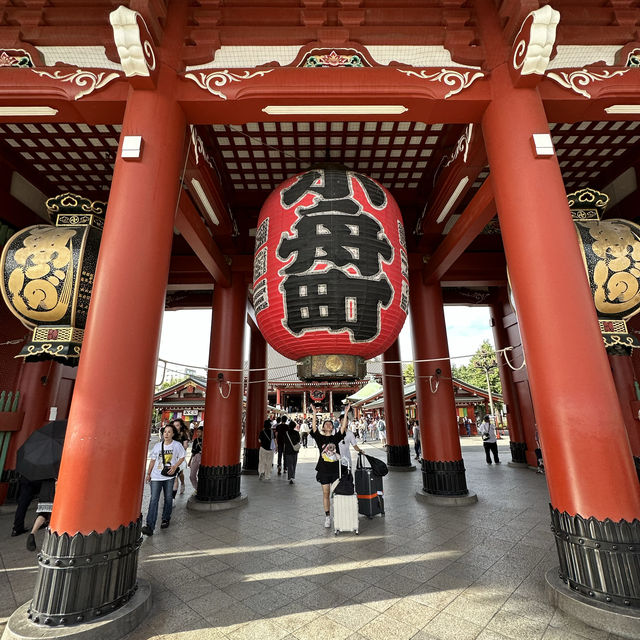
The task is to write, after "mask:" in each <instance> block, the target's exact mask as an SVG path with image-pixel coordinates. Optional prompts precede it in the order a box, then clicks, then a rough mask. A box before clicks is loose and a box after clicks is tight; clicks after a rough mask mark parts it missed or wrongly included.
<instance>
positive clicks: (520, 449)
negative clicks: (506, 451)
mask: <svg viewBox="0 0 640 640" xmlns="http://www.w3.org/2000/svg"><path fill="white" fill-rule="evenodd" d="M509 448H510V449H511V462H513V463H515V464H528V463H527V456H526V454H525V451H526V450H527V443H526V442H513V441H512V442H511V443H510V444H509Z"/></svg>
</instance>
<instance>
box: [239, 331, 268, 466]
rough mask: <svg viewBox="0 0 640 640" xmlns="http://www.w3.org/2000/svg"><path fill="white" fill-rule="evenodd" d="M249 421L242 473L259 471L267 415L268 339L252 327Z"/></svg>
mask: <svg viewBox="0 0 640 640" xmlns="http://www.w3.org/2000/svg"><path fill="white" fill-rule="evenodd" d="M248 380H249V384H248V387H249V388H248V391H247V421H246V423H245V429H244V456H243V461H242V473H251V474H256V473H258V452H259V445H258V434H259V433H260V430H261V429H262V425H263V424H264V421H265V419H266V417H267V341H266V340H265V339H264V338H263V337H262V334H261V333H260V331H258V329H254V328H252V329H251V345H250V351H249V376H248Z"/></svg>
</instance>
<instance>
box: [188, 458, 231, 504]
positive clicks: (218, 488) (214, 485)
mask: <svg viewBox="0 0 640 640" xmlns="http://www.w3.org/2000/svg"><path fill="white" fill-rule="evenodd" d="M240 473H241V467H240V463H238V464H234V465H229V466H222V467H204V466H201V467H200V470H199V471H198V491H197V494H196V500H197V501H199V502H217V501H223V500H233V499H234V498H237V497H238V496H239V495H240Z"/></svg>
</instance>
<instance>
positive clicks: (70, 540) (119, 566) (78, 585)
mask: <svg viewBox="0 0 640 640" xmlns="http://www.w3.org/2000/svg"><path fill="white" fill-rule="evenodd" d="M141 524H142V518H141V517H140V518H138V520H137V521H136V522H132V523H130V524H129V525H128V526H126V527H125V526H121V527H118V528H117V529H116V530H115V531H111V529H107V530H106V531H105V532H104V533H96V532H95V531H93V532H91V533H90V534H89V535H86V536H85V535H82V534H81V533H77V534H76V535H75V536H70V535H69V534H67V533H63V534H61V535H59V534H57V533H54V532H52V531H50V530H47V532H46V534H45V538H44V544H43V545H42V551H41V552H40V554H39V555H38V565H39V572H38V579H37V582H36V587H35V593H34V596H33V601H32V603H31V607H30V608H29V610H28V618H29V620H31V621H32V622H34V623H36V624H43V625H47V626H57V625H62V626H68V625H74V624H80V623H85V622H89V621H91V620H93V619H94V618H99V617H100V616H104V615H106V614H108V613H111V612H112V611H115V610H116V609H118V608H119V607H121V606H123V605H124V604H125V603H126V602H128V601H129V600H130V599H131V598H132V597H133V594H134V593H135V591H136V589H137V585H136V572H137V567H138V550H139V549H140V545H141V544H142V535H141V532H140V529H141Z"/></svg>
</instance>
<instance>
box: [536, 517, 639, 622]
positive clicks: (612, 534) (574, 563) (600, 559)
mask: <svg viewBox="0 0 640 640" xmlns="http://www.w3.org/2000/svg"><path fill="white" fill-rule="evenodd" d="M549 507H550V509H551V531H553V533H554V535H555V537H556V549H557V551H558V558H559V560H560V573H559V575H560V578H561V579H562V581H563V582H564V583H565V584H566V585H567V586H568V587H569V588H570V589H572V590H574V591H577V592H579V593H581V594H582V595H583V596H585V597H587V598H589V599H590V600H592V601H593V602H600V603H604V604H612V605H616V606H619V607H624V608H629V609H634V610H636V611H640V520H633V521H632V522H627V521H626V520H620V521H619V522H612V521H611V520H605V521H603V522H602V521H600V520H596V519H595V518H593V517H592V518H583V517H582V516H580V515H575V516H571V515H569V514H568V513H566V512H563V513H560V511H558V509H554V508H553V507H552V506H551V505H549Z"/></svg>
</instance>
